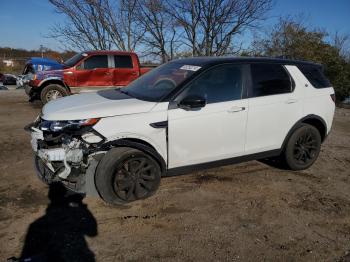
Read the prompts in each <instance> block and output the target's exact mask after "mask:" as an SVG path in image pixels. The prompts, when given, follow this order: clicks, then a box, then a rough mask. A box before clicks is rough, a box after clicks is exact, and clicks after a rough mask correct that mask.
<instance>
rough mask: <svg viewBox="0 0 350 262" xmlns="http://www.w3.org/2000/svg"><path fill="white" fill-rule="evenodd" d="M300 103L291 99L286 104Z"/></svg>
mask: <svg viewBox="0 0 350 262" xmlns="http://www.w3.org/2000/svg"><path fill="white" fill-rule="evenodd" d="M296 102H298V99H294V98H290V99H288V100H287V101H286V104H293V103H296Z"/></svg>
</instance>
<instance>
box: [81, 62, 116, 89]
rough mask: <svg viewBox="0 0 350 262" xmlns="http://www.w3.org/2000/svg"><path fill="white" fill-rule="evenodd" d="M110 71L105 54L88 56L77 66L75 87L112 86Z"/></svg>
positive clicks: (111, 70)
mask: <svg viewBox="0 0 350 262" xmlns="http://www.w3.org/2000/svg"><path fill="white" fill-rule="evenodd" d="M112 72H113V69H112V68H109V67H108V56H107V55H93V56H90V57H88V58H87V59H85V60H84V61H83V62H82V63H81V64H80V65H79V66H77V70H76V79H77V87H100V86H102V87H107V86H112V85H113V84H112Z"/></svg>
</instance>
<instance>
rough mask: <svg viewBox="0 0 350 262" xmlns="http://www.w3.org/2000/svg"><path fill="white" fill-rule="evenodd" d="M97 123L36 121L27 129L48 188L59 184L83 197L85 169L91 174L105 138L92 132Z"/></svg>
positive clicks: (39, 119)
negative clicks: (56, 183)
mask: <svg viewBox="0 0 350 262" xmlns="http://www.w3.org/2000/svg"><path fill="white" fill-rule="evenodd" d="M98 120H99V119H86V120H74V121H47V120H44V119H41V118H40V117H38V118H37V120H36V121H35V122H34V123H32V124H30V125H29V126H27V127H26V130H28V131H30V132H31V145H32V148H33V150H34V151H35V166H36V171H37V174H38V176H39V177H40V179H41V180H43V181H44V182H45V183H47V184H50V183H52V182H56V181H60V182H63V183H64V184H65V185H66V186H67V187H69V188H70V189H71V190H73V191H76V192H81V193H86V191H87V188H86V182H87V181H86V180H87V173H88V169H89V168H90V169H92V170H91V173H92V174H93V173H94V169H95V168H96V165H97V163H98V161H99V159H101V157H102V156H103V155H104V153H105V151H101V149H100V145H101V144H103V143H104V141H105V140H104V137H103V136H102V135H100V134H98V133H97V132H96V131H95V130H93V128H92V126H93V125H94V124H96V123H97V122H98ZM92 176H93V175H92ZM92 179H93V178H92Z"/></svg>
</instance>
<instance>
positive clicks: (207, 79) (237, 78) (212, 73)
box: [182, 65, 243, 104]
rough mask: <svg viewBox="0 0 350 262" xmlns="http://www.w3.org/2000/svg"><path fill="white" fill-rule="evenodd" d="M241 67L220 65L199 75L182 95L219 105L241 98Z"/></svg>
mask: <svg viewBox="0 0 350 262" xmlns="http://www.w3.org/2000/svg"><path fill="white" fill-rule="evenodd" d="M242 75H243V67H242V66H241V65H221V66H217V67H214V68H212V69H209V70H208V71H206V72H204V73H203V74H201V75H200V76H199V77H198V78H197V79H195V80H194V81H193V82H191V84H190V85H189V87H188V89H187V90H186V91H185V93H183V94H182V95H183V96H186V95H199V96H202V97H204V98H205V99H206V101H207V103H208V104H210V103H220V102H225V101H232V100H239V99H241V98H242V88H243V79H242Z"/></svg>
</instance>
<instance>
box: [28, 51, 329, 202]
mask: <svg viewBox="0 0 350 262" xmlns="http://www.w3.org/2000/svg"><path fill="white" fill-rule="evenodd" d="M334 109H335V104H334V90H333V88H332V87H331V85H330V83H329V81H328V80H327V79H326V78H325V77H324V75H323V70H322V67H321V66H320V65H318V64H314V63H308V62H300V61H291V60H280V59H267V58H260V59H258V58H245V59H244V58H227V57H226V58H190V59H182V60H177V61H173V62H170V63H167V64H165V65H162V66H160V67H158V68H156V69H154V70H153V71H151V72H149V73H147V74H145V75H144V76H142V77H140V78H139V79H137V80H136V81H134V82H133V83H131V84H130V85H129V86H128V87H126V88H122V89H110V90H104V91H99V92H97V93H88V94H81V95H74V96H69V97H64V98H61V99H58V100H56V101H52V102H50V103H48V104H47V105H45V107H44V108H43V110H42V114H41V115H40V116H39V117H38V119H37V120H36V121H35V122H34V123H32V124H31V125H29V126H28V129H30V131H31V135H32V146H33V149H34V151H35V163H36V170H37V173H38V175H39V177H40V178H41V179H42V180H43V181H45V182H46V183H51V182H53V181H61V182H62V183H64V184H65V185H66V186H67V187H68V188H70V189H72V190H74V191H77V192H84V193H87V194H92V195H94V194H95V195H99V196H101V197H102V198H103V199H104V200H105V201H107V202H109V203H113V204H123V203H127V202H131V201H134V200H137V199H142V198H146V197H148V196H150V195H152V194H153V193H154V192H155V191H156V190H157V188H158V187H159V184H160V178H161V177H163V176H170V175H175V174H183V173H185V172H189V171H193V170H199V169H200V168H208V167H215V166H219V165H227V164H232V163H237V162H242V161H247V160H254V159H265V158H275V157H279V158H280V159H283V160H284V161H285V163H286V165H287V166H288V167H289V168H290V169H292V170H301V169H305V168H308V167H309V166H311V165H312V164H313V163H314V161H315V160H316V158H317V157H318V154H319V152H320V146H321V143H322V142H323V141H324V140H325V138H326V136H327V134H328V133H329V132H330V129H331V125H332V121H333V115H334Z"/></svg>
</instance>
